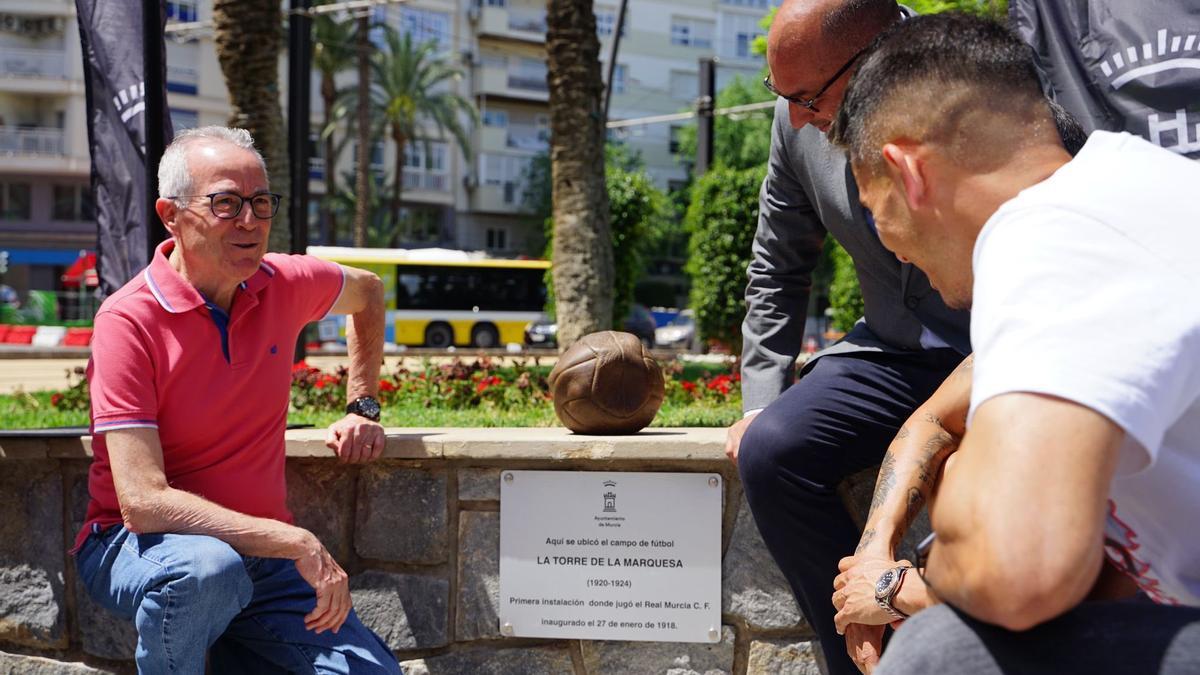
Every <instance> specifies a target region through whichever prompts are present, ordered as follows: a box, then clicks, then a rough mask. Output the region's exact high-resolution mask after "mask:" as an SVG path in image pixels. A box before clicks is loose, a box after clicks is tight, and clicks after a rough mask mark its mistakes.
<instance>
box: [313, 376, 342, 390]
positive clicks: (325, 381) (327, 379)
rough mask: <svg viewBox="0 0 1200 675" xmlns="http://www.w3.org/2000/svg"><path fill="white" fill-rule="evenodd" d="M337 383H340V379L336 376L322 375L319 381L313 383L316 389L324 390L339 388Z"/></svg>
mask: <svg viewBox="0 0 1200 675" xmlns="http://www.w3.org/2000/svg"><path fill="white" fill-rule="evenodd" d="M337 383H338V378H337V377H336V376H334V375H322V376H321V377H319V378H317V381H316V382H314V383H313V386H314V387H316V388H317V389H324V388H325V387H327V386H330V385H333V386H337Z"/></svg>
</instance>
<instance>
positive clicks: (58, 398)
mask: <svg viewBox="0 0 1200 675" xmlns="http://www.w3.org/2000/svg"><path fill="white" fill-rule="evenodd" d="M62 400H63V395H62V394H51V395H50V405H52V406H54V407H58V404H59V403H61V402H62Z"/></svg>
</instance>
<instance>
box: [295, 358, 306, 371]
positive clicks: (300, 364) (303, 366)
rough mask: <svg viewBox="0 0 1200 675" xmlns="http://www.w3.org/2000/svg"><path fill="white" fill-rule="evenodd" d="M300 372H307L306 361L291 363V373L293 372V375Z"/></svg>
mask: <svg viewBox="0 0 1200 675" xmlns="http://www.w3.org/2000/svg"><path fill="white" fill-rule="evenodd" d="M300 370H308V361H304V360H303V359H302V360H300V361H299V362H298V363H293V364H292V372H293V373H294V372H297V371H300Z"/></svg>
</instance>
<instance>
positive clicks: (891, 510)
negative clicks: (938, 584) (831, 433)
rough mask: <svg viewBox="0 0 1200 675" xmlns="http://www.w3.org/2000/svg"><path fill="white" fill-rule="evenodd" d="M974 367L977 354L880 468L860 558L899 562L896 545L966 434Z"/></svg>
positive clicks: (914, 420)
mask: <svg viewBox="0 0 1200 675" xmlns="http://www.w3.org/2000/svg"><path fill="white" fill-rule="evenodd" d="M974 362H975V356H974V355H973V354H972V355H971V356H968V357H967V358H966V359H965V360H963V362H962V363H961V364H959V366H958V368H955V369H954V372H952V373H950V376H949V377H947V378H946V381H945V382H943V383H942V386H940V387H938V389H937V391H935V392H934V393H933V396H930V397H929V400H928V401H926V402H925V403H924V404H923V405H922V406H921V407H919V408H917V409H916V411H915V412H913V414H912V416H911V417H909V418H908V421H906V422H905V423H904V426H902V427H900V431H899V433H897V434H896V438H895V440H893V441H892V444H891V445H890V446H889V447H888V450H887V453H886V454H885V455H884V456H883V463H882V464H881V465H880V467H879V479H878V480H877V481H876V483H875V495H874V497H873V498H872V499H871V511H870V514H869V515H868V516H867V524H866V527H865V528H864V529H863V534H862V538H861V539H860V540H859V543H858V548H857V549H856V550H855V552H854V553H855V555H856V556H863V557H874V558H887V559H888V560H891V559H892V558H894V557H895V549H896V545H897V544H898V543H899V542H900V539H901V537H903V536H904V533H905V531H906V530H907V529H908V526H909V525H911V524H912V521H913V519H914V518H916V517H917V514H918V513H920V512H921V507H923V506H924V505H925V504H926V502H928V501H929V499H930V498H931V497H932V495H933V490H934V486H935V484H936V483H937V477H938V472H939V471H940V469H941V467H942V463H943V462H945V461H946V458H947V457H949V456H950V455H951V453H953V452H954V451H955V450H957V449H958V442H959V439H961V438H962V435H963V433H964V432H965V431H966V422H967V408H968V407H969V404H970V400H971V366H972V365H973V364H974Z"/></svg>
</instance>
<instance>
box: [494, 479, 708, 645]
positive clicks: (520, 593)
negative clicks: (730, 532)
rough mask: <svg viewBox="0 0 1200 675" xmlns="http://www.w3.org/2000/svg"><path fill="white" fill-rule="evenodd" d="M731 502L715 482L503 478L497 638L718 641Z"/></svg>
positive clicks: (701, 480)
mask: <svg viewBox="0 0 1200 675" xmlns="http://www.w3.org/2000/svg"><path fill="white" fill-rule="evenodd" d="M723 492H724V486H723V481H722V479H721V476H720V475H719V474H711V473H632V472H592V471H504V472H502V473H501V482H500V612H499V614H500V632H501V633H502V634H503V635H506V636H520V637H548V638H573V639H593V640H654V641H670V642H717V641H718V640H720V637H721V495H722V493H723Z"/></svg>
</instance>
